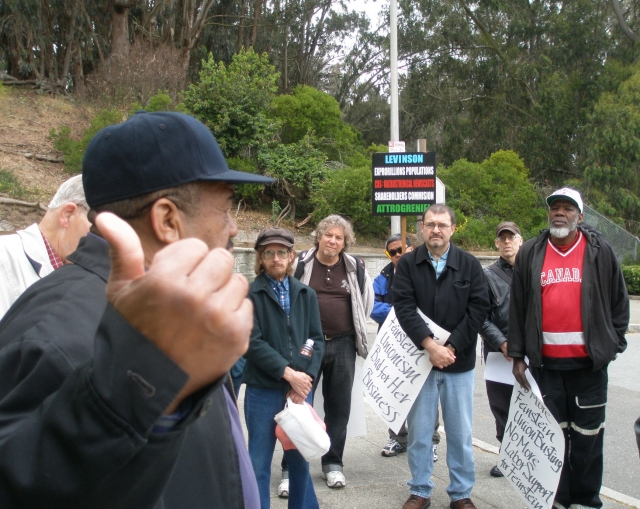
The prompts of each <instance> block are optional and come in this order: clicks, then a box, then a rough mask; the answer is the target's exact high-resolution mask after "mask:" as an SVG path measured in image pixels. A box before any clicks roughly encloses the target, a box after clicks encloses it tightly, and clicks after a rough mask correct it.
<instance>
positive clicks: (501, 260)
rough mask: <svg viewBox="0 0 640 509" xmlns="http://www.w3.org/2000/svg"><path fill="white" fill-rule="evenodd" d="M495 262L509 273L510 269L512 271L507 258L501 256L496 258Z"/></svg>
mask: <svg viewBox="0 0 640 509" xmlns="http://www.w3.org/2000/svg"><path fill="white" fill-rule="evenodd" d="M496 263H497V264H498V265H499V266H500V268H501V269H503V270H506V271H508V272H509V273H511V272H510V271H513V267H512V266H511V264H510V263H509V262H508V261H507V260H505V259H504V258H502V256H501V257H500V258H498V261H497V262H496Z"/></svg>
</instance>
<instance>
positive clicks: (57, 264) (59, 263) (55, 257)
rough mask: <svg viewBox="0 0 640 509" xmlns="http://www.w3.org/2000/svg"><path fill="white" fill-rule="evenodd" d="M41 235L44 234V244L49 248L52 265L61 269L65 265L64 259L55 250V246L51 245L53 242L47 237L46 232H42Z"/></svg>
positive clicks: (48, 252)
mask: <svg viewBox="0 0 640 509" xmlns="http://www.w3.org/2000/svg"><path fill="white" fill-rule="evenodd" d="M40 235H42V240H44V245H45V247H46V248H47V254H48V255H49V261H50V262H51V266H52V267H53V268H54V269H59V268H60V267H62V265H63V263H62V260H61V259H60V257H59V256H58V255H57V254H56V252H55V251H54V250H53V248H52V247H51V244H49V241H48V240H47V237H45V236H44V233H42V232H40Z"/></svg>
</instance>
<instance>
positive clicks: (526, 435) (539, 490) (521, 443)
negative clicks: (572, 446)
mask: <svg viewBox="0 0 640 509" xmlns="http://www.w3.org/2000/svg"><path fill="white" fill-rule="evenodd" d="M531 382H532V380H530V382H529V383H531ZM534 383H535V382H534ZM536 388H537V386H536ZM533 389H534V387H533V385H532V390H531V391H526V390H525V389H524V388H523V387H522V386H521V385H520V384H519V383H516V384H515V385H514V387H513V394H512V396H511V406H510V408H509V419H508V420H507V424H506V427H505V431H504V438H503V439H502V446H501V447H500V456H499V458H498V467H499V468H500V470H501V471H502V473H503V474H504V476H505V478H506V479H507V480H508V481H509V482H510V483H511V485H512V486H513V487H514V488H515V490H516V491H517V492H518V493H520V495H521V496H522V498H523V499H524V501H525V502H526V503H527V505H528V506H529V507H530V508H531V509H551V507H552V506H553V499H554V497H555V494H556V490H557V489H558V482H559V481H560V473H561V472H562V463H563V461H564V447H565V443H564V435H563V433H562V428H560V425H559V424H558V423H557V422H556V420H555V419H554V417H553V415H551V412H549V410H548V409H547V407H546V406H545V404H544V402H543V401H542V399H541V398H540V397H539V396H537V395H536V392H539V391H535V390H533Z"/></svg>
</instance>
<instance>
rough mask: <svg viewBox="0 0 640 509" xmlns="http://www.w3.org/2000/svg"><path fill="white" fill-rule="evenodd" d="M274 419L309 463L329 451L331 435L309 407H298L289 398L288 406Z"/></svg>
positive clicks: (303, 405) (304, 405)
mask: <svg viewBox="0 0 640 509" xmlns="http://www.w3.org/2000/svg"><path fill="white" fill-rule="evenodd" d="M274 419H275V421H276V422H277V423H278V424H279V425H280V427H281V428H282V429H283V430H284V432H285V433H286V434H287V436H288V437H289V440H291V441H292V442H293V445H295V446H296V449H298V451H300V454H302V456H303V457H304V459H306V460H307V461H313V460H315V459H318V458H320V457H322V456H323V455H324V454H326V453H327V451H328V450H329V447H330V446H331V441H330V440H329V435H327V432H326V431H325V430H324V429H322V426H321V425H320V423H319V422H318V421H316V420H315V418H314V417H313V415H312V414H311V407H310V406H309V405H306V404H304V403H303V404H302V405H298V404H296V403H294V402H293V401H291V398H287V406H285V407H284V410H282V411H281V412H279V413H278V414H276V416H275V417H274Z"/></svg>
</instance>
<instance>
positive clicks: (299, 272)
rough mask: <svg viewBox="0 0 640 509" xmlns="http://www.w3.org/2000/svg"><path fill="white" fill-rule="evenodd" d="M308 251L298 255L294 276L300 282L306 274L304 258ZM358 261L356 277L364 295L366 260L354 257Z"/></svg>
mask: <svg viewBox="0 0 640 509" xmlns="http://www.w3.org/2000/svg"><path fill="white" fill-rule="evenodd" d="M307 253H308V251H303V252H302V253H300V255H298V266H297V267H296V272H295V274H294V275H293V277H295V278H296V279H297V280H300V278H301V277H302V274H303V273H304V261H303V258H304V257H305V256H306V254H307ZM354 258H355V259H356V276H357V278H358V286H359V287H360V293H361V294H363V295H364V271H365V267H364V260H363V259H362V258H358V257H357V256H354Z"/></svg>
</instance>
